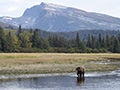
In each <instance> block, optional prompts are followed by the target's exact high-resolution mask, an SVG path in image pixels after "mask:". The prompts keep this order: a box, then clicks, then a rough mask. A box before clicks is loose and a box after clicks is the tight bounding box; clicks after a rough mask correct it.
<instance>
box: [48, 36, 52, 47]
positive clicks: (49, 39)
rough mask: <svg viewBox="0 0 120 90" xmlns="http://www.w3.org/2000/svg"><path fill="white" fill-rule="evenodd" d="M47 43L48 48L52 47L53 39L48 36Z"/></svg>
mask: <svg viewBox="0 0 120 90" xmlns="http://www.w3.org/2000/svg"><path fill="white" fill-rule="evenodd" d="M48 41H49V44H50V46H51V47H53V39H52V37H51V36H49V38H48Z"/></svg>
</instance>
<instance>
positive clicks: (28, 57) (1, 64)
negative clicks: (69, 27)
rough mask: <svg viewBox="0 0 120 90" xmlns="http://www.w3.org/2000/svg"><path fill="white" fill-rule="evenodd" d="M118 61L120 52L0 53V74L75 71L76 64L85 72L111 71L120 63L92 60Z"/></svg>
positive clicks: (119, 65) (119, 66)
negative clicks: (84, 69) (108, 63)
mask: <svg viewBox="0 0 120 90" xmlns="http://www.w3.org/2000/svg"><path fill="white" fill-rule="evenodd" d="M108 59H117V60H119V61H120V54H113V53H97V54H95V53H93V54H91V53H90V54H86V53H82V54H78V53H73V54H72V53H68V54H66V53H0V74H27V73H68V72H75V68H76V67H77V66H81V65H82V66H84V67H85V68H86V71H87V72H91V71H111V70H116V69H118V68H120V64H116V65H113V64H111V65H106V64H96V63H91V62H92V61H94V62H98V61H99V62H101V61H104V62H107V60H108Z"/></svg>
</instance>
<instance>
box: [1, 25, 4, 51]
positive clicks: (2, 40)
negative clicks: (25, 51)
mask: <svg viewBox="0 0 120 90" xmlns="http://www.w3.org/2000/svg"><path fill="white" fill-rule="evenodd" d="M4 43H5V33H4V31H3V29H2V27H1V26H0V52H3V46H4Z"/></svg>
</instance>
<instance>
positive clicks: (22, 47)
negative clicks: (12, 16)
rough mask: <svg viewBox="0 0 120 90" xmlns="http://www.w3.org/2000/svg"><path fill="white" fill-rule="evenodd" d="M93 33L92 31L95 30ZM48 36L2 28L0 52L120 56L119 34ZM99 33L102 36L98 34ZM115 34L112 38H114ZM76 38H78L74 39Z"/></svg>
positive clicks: (36, 32)
mask: <svg viewBox="0 0 120 90" xmlns="http://www.w3.org/2000/svg"><path fill="white" fill-rule="evenodd" d="M91 31H92V30H91ZM91 31H90V30H88V32H87V33H80V32H77V31H76V32H67V33H66V34H65V33H62V32H58V33H55V32H53V33H52V32H49V33H48V32H44V31H42V30H39V29H35V30H33V29H22V28H21V25H20V26H19V29H18V30H6V29H3V28H1V27H0V52H1V53H2V52H4V53H14V52H16V53H21V52H22V53H40V52H45V53H48V52H49V53H107V52H112V53H120V33H118V32H119V31H117V32H115V31H110V32H109V31H102V30H98V31H96V30H94V31H93V32H92V34H90V32H91ZM96 32H99V33H98V34H95V33H96ZM110 33H111V34H110ZM73 34H75V35H73Z"/></svg>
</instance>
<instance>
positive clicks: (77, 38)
mask: <svg viewBox="0 0 120 90" xmlns="http://www.w3.org/2000/svg"><path fill="white" fill-rule="evenodd" d="M76 43H77V47H80V46H81V41H80V37H79V34H78V33H77V36H76Z"/></svg>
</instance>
